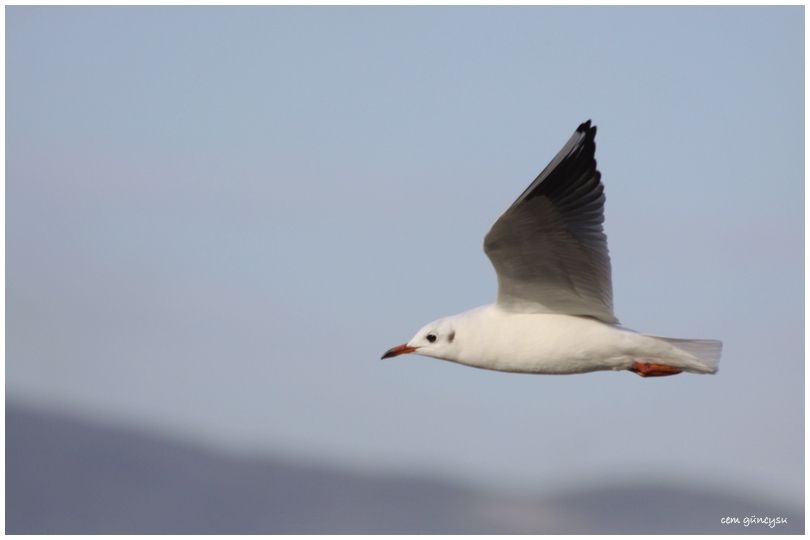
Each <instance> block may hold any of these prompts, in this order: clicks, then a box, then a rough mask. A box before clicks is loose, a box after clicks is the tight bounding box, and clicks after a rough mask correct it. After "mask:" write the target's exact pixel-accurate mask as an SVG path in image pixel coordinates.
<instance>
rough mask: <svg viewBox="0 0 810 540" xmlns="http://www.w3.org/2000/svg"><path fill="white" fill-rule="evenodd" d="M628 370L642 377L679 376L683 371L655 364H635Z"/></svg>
mask: <svg viewBox="0 0 810 540" xmlns="http://www.w3.org/2000/svg"><path fill="white" fill-rule="evenodd" d="M628 369H629V370H630V371H632V372H633V373H637V374H639V375H641V376H642V377H664V376H666V375H677V374H678V373H680V372H681V371H683V370H681V369H678V368H674V367H672V366H667V365H665V364H653V363H651V362H633V365H632V366H631V367H630V368H628Z"/></svg>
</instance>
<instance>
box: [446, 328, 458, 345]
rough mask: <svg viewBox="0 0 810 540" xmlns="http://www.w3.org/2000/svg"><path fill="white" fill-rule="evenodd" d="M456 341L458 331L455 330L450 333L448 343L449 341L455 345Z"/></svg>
mask: <svg viewBox="0 0 810 540" xmlns="http://www.w3.org/2000/svg"><path fill="white" fill-rule="evenodd" d="M454 339H456V331H455V330H453V331H452V332H450V333H449V334H448V335H447V341H449V342H450V343H453V340H454Z"/></svg>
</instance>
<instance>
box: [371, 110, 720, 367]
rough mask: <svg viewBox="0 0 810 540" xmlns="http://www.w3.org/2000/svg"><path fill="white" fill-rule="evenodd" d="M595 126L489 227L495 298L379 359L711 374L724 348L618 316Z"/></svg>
mask: <svg viewBox="0 0 810 540" xmlns="http://www.w3.org/2000/svg"><path fill="white" fill-rule="evenodd" d="M595 138H596V127H595V126H591V123H590V121H588V122H585V123H584V124H581V125H580V126H579V127H578V128H577V130H576V132H575V133H574V135H573V136H572V137H571V138H570V139H569V140H568V142H567V143H566V144H565V146H564V147H563V149H562V150H560V152H558V153H557V155H556V156H555V157H554V158H553V159H552V160H551V162H550V163H549V164H548V165H547V166H546V168H545V169H543V171H542V172H541V173H540V174H539V175H538V176H537V178H536V179H535V180H534V182H532V183H531V185H529V187H528V188H526V190H525V191H524V192H523V193H522V194H521V195H520V197H518V198H517V200H516V201H515V202H514V203H513V204H512V206H510V207H509V208H508V209H507V210H506V212H504V213H503V215H501V217H500V218H498V220H497V221H496V222H495V224H494V225H493V226H492V229H491V230H490V231H489V233H488V234H487V235H486V238H485V239H484V251H485V252H486V254H487V256H488V257H489V259H490V261H491V262H492V265H493V266H494V267H495V271H496V273H497V275H498V301H497V302H496V303H495V304H492V305H488V306H482V307H480V308H476V309H472V310H469V311H466V312H464V313H460V314H458V315H453V316H451V317H445V318H443V319H439V320H437V321H434V322H432V323H430V324H428V325H426V326H424V327H423V328H422V329H421V330H419V331H418V332H417V333H416V335H415V336H414V337H413V339H411V340H410V341H409V342H408V343H405V344H403V345H399V346H397V347H393V348H392V349H389V350H388V351H387V352H386V353H385V354H384V355H383V358H389V357H392V356H398V355H401V354H407V353H417V354H421V355H424V356H431V357H434V358H440V359H444V360H450V361H452V362H457V363H460V364H465V365H468V366H473V367H477V368H483V369H491V370H497V371H512V372H518V373H546V374H571V373H586V372H589V371H598V370H629V371H632V372H634V373H637V374H639V375H641V376H644V377H647V376H661V375H675V374H677V373H681V372H683V371H689V372H692V373H714V372H716V371H717V364H718V362H719V359H720V352H721V349H722V344H721V343H720V342H719V341H714V340H699V339H674V338H663V337H655V336H647V335H644V334H639V333H637V332H634V331H632V330H628V329H626V328H623V327H621V326H619V325H618V319H617V318H616V316H615V315H614V313H613V290H612V285H611V270H610V257H609V256H608V249H607V237H606V236H605V233H604V231H603V229H602V222H603V221H604V203H605V195H604V188H603V186H602V182H601V178H602V175H601V173H600V172H599V171H598V170H597V168H596V159H595V157H594V155H595V152H596V142H595Z"/></svg>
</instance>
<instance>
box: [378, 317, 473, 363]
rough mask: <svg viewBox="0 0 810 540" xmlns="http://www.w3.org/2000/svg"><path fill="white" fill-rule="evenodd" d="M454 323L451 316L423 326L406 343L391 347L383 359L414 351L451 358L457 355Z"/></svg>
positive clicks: (425, 354)
mask: <svg viewBox="0 0 810 540" xmlns="http://www.w3.org/2000/svg"><path fill="white" fill-rule="evenodd" d="M457 348H458V346H457V341H456V325H455V324H454V321H453V318H452V317H447V318H444V319H439V320H437V321H433V322H432V323H429V324H426V325H425V326H423V327H422V328H421V329H420V330H419V331H418V332H417V333H416V335H415V336H413V338H411V340H410V341H409V342H408V343H404V344H402V345H397V346H396V347H391V348H390V349H388V350H387V351H386V352H385V354H383V355H382V357H383V359H385V358H391V357H393V356H399V355H401V354H409V353H416V354H421V355H423V356H432V357H433V358H442V359H445V360H453V359H455V357H456V356H457Z"/></svg>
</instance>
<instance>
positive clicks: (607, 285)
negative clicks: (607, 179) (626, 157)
mask: <svg viewBox="0 0 810 540" xmlns="http://www.w3.org/2000/svg"><path fill="white" fill-rule="evenodd" d="M595 137H596V126H593V127H592V126H591V121H590V120H588V121H587V122H585V123H584V124H581V125H580V126H579V127H578V128H577V130H576V132H575V133H574V135H573V136H572V137H571V138H570V139H569V140H568V142H567V143H566V144H565V146H564V147H563V149H562V150H560V152H559V153H558V154H557V155H556V156H554V159H552V160H551V163H549V164H548V165H547V166H546V168H545V169H543V172H541V173H540V175H539V176H538V177H537V178H536V179H535V180H534V182H532V183H531V185H530V186H529V187H528V188H527V189H526V191H524V192H523V194H521V196H520V197H518V199H517V200H516V201H515V202H514V203H513V204H512V206H511V207H509V209H508V210H507V211H506V212H504V214H503V215H502V216H501V217H500V218H499V219H498V221H496V222H495V224H494V225H493V226H492V229H490V231H489V233H488V234H487V236H486V238H485V239H484V251H485V252H486V254H487V256H488V257H489V259H490V261H492V265H493V266H494V267H495V271H496V272H497V274H498V305H499V306H501V307H503V308H504V309H508V310H510V311H523V312H545V313H565V314H569V315H583V316H589V317H595V318H597V319H600V320H602V321H605V322H609V323H615V322H618V321H617V319H616V316H615V315H614V314H613V290H612V286H611V282H610V256H609V255H608V248H607V237H606V236H605V233H604V231H603V230H602V222H603V221H604V206H605V195H604V188H603V186H602V182H601V174H600V172H599V171H598V170H596V159H595V158H594V153H595V151H596V143H595Z"/></svg>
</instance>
